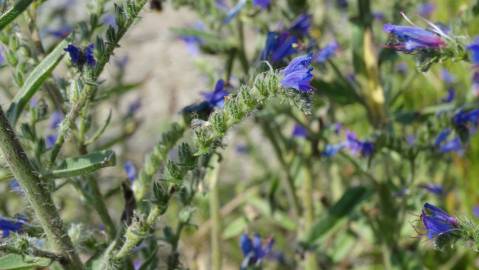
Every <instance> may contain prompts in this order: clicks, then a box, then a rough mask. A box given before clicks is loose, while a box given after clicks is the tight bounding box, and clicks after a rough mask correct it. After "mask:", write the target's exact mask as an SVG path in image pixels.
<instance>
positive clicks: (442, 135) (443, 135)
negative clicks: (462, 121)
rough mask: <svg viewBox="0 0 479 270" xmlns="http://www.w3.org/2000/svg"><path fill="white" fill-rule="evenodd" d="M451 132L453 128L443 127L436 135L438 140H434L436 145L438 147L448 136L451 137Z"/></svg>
mask: <svg viewBox="0 0 479 270" xmlns="http://www.w3.org/2000/svg"><path fill="white" fill-rule="evenodd" d="M450 133H451V130H450V129H449V128H445V129H443V130H442V131H441V132H439V134H438V135H437V137H436V140H435V141H434V146H436V147H438V146H439V145H441V143H443V142H444V141H445V140H446V139H447V137H449V134H450Z"/></svg>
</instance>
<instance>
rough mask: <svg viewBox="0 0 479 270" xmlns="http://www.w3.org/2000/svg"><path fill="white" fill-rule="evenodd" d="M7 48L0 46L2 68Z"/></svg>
mask: <svg viewBox="0 0 479 270" xmlns="http://www.w3.org/2000/svg"><path fill="white" fill-rule="evenodd" d="M4 54H5V48H3V46H2V45H0V66H1V65H3V63H5V55H4Z"/></svg>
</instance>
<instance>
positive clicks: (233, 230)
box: [222, 217, 248, 239]
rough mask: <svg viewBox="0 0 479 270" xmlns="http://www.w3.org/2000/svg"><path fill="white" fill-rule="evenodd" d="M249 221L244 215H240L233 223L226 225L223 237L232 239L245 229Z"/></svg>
mask: <svg viewBox="0 0 479 270" xmlns="http://www.w3.org/2000/svg"><path fill="white" fill-rule="evenodd" d="M247 226H248V223H247V222H246V220H245V218H244V217H239V218H236V219H235V220H233V221H232V222H231V223H229V224H228V226H226V228H225V229H224V231H223V237H222V238H223V239H230V238H234V237H236V236H238V235H240V234H241V233H242V232H244V231H245V229H246V227H247Z"/></svg>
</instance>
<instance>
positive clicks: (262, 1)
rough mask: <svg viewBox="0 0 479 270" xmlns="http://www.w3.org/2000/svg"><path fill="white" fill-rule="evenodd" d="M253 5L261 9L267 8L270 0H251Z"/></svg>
mask: <svg viewBox="0 0 479 270" xmlns="http://www.w3.org/2000/svg"><path fill="white" fill-rule="evenodd" d="M253 5H255V6H257V7H259V8H261V9H267V8H268V7H269V5H271V0H253Z"/></svg>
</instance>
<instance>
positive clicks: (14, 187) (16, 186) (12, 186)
mask: <svg viewBox="0 0 479 270" xmlns="http://www.w3.org/2000/svg"><path fill="white" fill-rule="evenodd" d="M8 187H9V188H10V190H11V191H13V192H15V193H17V194H18V195H22V196H23V194H25V192H24V191H23V188H22V187H21V186H20V184H19V183H18V181H17V179H12V180H10V182H9V183H8Z"/></svg>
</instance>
